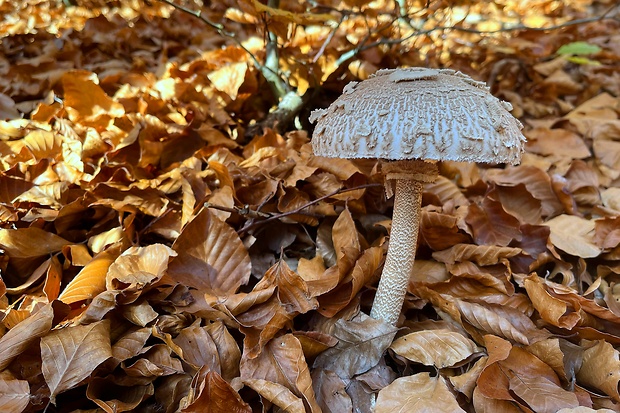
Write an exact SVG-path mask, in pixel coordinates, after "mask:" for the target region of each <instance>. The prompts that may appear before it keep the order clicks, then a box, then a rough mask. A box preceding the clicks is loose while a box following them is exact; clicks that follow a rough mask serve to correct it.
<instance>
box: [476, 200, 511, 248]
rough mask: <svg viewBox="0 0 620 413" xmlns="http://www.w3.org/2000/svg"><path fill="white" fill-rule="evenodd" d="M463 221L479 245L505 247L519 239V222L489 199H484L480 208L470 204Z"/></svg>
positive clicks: (500, 205)
mask: <svg viewBox="0 0 620 413" xmlns="http://www.w3.org/2000/svg"><path fill="white" fill-rule="evenodd" d="M465 221H466V222H467V223H468V224H469V225H470V227H471V229H472V232H473V233H474V240H475V241H476V243H477V244H480V245H482V244H484V245H501V246H506V245H508V244H509V243H510V241H512V240H519V239H520V235H521V233H520V231H519V227H520V225H521V224H520V223H519V220H518V219H517V218H515V217H513V216H512V215H510V214H509V213H507V212H506V211H505V210H504V208H503V207H502V204H500V203H499V202H497V201H493V200H492V199H491V198H484V200H483V201H482V206H478V205H476V204H471V205H470V206H469V212H468V214H467V216H466V217H465Z"/></svg>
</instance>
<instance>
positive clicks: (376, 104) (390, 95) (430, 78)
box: [310, 68, 525, 164]
mask: <svg viewBox="0 0 620 413" xmlns="http://www.w3.org/2000/svg"><path fill="white" fill-rule="evenodd" d="M510 110H512V106H511V105H510V103H508V102H504V101H501V100H499V99H497V98H496V97H494V96H493V95H491V93H490V91H489V87H488V86H486V84H485V83H484V82H478V81H476V80H474V79H472V78H471V77H469V76H467V75H465V74H463V73H461V72H455V71H454V70H450V69H425V68H408V69H396V70H392V69H390V70H379V71H378V72H377V73H376V74H375V75H373V76H371V77H370V78H368V79H367V80H365V81H363V82H351V83H349V84H348V85H347V86H346V87H345V88H344V91H343V93H342V95H341V96H340V97H339V98H338V99H336V101H335V102H334V103H332V104H331V105H330V106H329V108H327V109H319V110H315V111H314V112H312V114H311V115H310V121H311V122H316V128H315V130H314V134H313V137H312V148H313V150H314V154H315V155H319V156H326V157H332V158H333V157H339V158H383V159H391V160H397V159H398V160H404V159H425V160H438V161H439V160H451V161H465V162H487V163H511V164H516V163H519V161H520V159H521V154H522V153H523V146H524V143H525V137H524V136H523V134H522V133H521V129H522V128H523V125H521V123H520V122H519V121H518V120H517V119H515V118H514V117H513V116H512V115H511V114H510V113H509V111H510Z"/></svg>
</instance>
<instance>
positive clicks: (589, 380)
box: [577, 340, 620, 402]
mask: <svg viewBox="0 0 620 413" xmlns="http://www.w3.org/2000/svg"><path fill="white" fill-rule="evenodd" d="M577 380H578V382H579V383H582V384H584V385H585V386H590V387H593V388H595V389H598V390H600V391H602V392H604V393H605V394H607V395H608V396H610V397H611V398H612V399H613V400H615V401H616V402H619V401H620V393H618V383H619V381H620V353H618V350H616V349H615V348H614V347H613V346H612V345H611V344H609V343H607V342H605V341H602V340H599V341H597V342H596V343H595V345H594V346H592V347H590V348H588V349H586V350H585V351H584V352H583V363H582V365H581V368H580V369H579V370H578V371H577Z"/></svg>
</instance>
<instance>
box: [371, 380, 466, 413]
mask: <svg viewBox="0 0 620 413" xmlns="http://www.w3.org/2000/svg"><path fill="white" fill-rule="evenodd" d="M393 412H445V413H448V412H452V413H461V412H462V413H465V410H463V409H462V408H461V407H460V406H459V404H458V402H457V401H456V398H455V397H454V394H452V392H450V389H449V388H448V385H447V384H446V381H445V379H444V378H443V377H441V376H437V377H431V376H430V374H429V373H418V374H415V375H413V376H406V377H400V378H398V379H396V380H394V381H393V382H392V384H390V385H389V386H387V387H385V388H383V389H382V390H381V391H380V392H379V397H377V405H376V408H375V413H393Z"/></svg>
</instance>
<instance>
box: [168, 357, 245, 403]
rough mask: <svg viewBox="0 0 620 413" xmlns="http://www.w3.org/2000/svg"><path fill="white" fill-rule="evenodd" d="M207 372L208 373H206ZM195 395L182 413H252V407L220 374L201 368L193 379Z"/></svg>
mask: <svg viewBox="0 0 620 413" xmlns="http://www.w3.org/2000/svg"><path fill="white" fill-rule="evenodd" d="M205 372H206V374H205ZM192 390H193V397H191V401H189V403H188V404H187V405H185V406H183V408H181V409H180V411H181V412H182V413H203V412H209V413H251V412H252V408H251V407H250V405H248V404H247V403H246V402H244V401H243V399H241V396H239V393H237V391H235V389H233V388H232V387H231V385H230V384H229V383H228V382H226V380H224V379H223V378H222V377H221V376H220V375H219V374H217V373H216V372H214V371H209V370H208V368H205V369H203V370H201V371H200V372H199V373H198V374H197V375H196V376H194V379H193V380H192Z"/></svg>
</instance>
